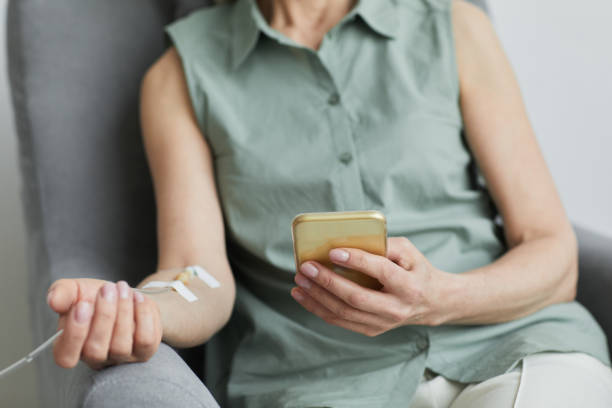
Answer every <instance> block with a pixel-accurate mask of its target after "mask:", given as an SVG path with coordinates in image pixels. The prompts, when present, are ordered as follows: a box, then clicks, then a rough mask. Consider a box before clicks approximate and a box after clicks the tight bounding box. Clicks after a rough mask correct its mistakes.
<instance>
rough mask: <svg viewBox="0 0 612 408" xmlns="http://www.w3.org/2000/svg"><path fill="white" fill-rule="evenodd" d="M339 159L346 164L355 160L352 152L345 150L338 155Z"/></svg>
mask: <svg viewBox="0 0 612 408" xmlns="http://www.w3.org/2000/svg"><path fill="white" fill-rule="evenodd" d="M338 159H340V161H341V162H342V163H344V164H349V163H350V162H351V161H352V160H353V155H352V154H351V153H350V152H344V153H342V154H341V155H340V156H338Z"/></svg>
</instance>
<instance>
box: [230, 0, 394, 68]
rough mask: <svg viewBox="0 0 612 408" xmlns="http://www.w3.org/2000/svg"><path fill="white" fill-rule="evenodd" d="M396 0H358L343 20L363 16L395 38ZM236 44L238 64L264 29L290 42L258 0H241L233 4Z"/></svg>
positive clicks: (233, 62) (381, 32)
mask: <svg viewBox="0 0 612 408" xmlns="http://www.w3.org/2000/svg"><path fill="white" fill-rule="evenodd" d="M395 1H396V0H358V3H357V5H356V6H355V7H354V8H353V10H351V11H350V12H349V14H347V15H346V16H345V18H344V19H343V20H342V22H341V24H342V23H344V22H345V21H347V20H350V19H352V18H353V17H354V16H355V15H357V16H359V17H360V18H361V19H362V20H363V21H364V22H365V23H366V25H367V26H368V27H369V28H370V29H372V30H373V31H374V32H376V33H378V34H379V35H382V36H383V37H385V38H389V39H393V38H395V36H396V35H397V28H398V19H397V12H396V10H395V7H394V6H395ZM230 24H231V29H232V46H231V65H232V68H233V69H236V68H238V67H239V66H240V65H241V64H242V63H243V62H244V61H245V60H246V59H247V57H248V56H249V54H250V53H251V52H252V51H253V49H254V48H255V46H256V45H257V41H258V39H259V36H260V35H261V34H262V33H264V34H265V35H266V36H268V37H271V38H274V39H276V40H278V41H280V42H286V41H285V39H283V38H282V37H280V36H279V35H278V33H277V32H276V31H275V30H273V29H272V28H270V26H269V25H268V23H267V22H266V20H265V19H264V17H263V16H262V14H261V12H260V11H259V8H258V7H257V3H256V0H237V2H236V3H235V4H234V5H233V10H232V16H231V23H230Z"/></svg>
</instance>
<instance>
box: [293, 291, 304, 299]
mask: <svg viewBox="0 0 612 408" xmlns="http://www.w3.org/2000/svg"><path fill="white" fill-rule="evenodd" d="M291 296H293V298H294V299H295V300H299V301H302V300H304V295H302V294H301V293H300V291H299V290H292V291H291Z"/></svg>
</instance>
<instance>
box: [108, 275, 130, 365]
mask: <svg viewBox="0 0 612 408" xmlns="http://www.w3.org/2000/svg"><path fill="white" fill-rule="evenodd" d="M117 292H118V294H119V298H118V300H117V317H116V319H115V328H114V330H113V336H112V338H111V343H110V347H109V350H108V356H109V359H110V360H112V361H114V362H117V363H124V362H127V361H130V360H131V356H132V346H133V344H132V339H133V337H134V299H133V292H132V289H131V288H130V286H129V285H128V284H127V283H126V282H125V281H119V282H117Z"/></svg>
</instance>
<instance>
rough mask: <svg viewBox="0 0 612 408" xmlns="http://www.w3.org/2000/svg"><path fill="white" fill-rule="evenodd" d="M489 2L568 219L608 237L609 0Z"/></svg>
mask: <svg viewBox="0 0 612 408" xmlns="http://www.w3.org/2000/svg"><path fill="white" fill-rule="evenodd" d="M489 3H490V5H491V10H492V14H493V19H494V23H495V26H496V27H497V31H498V34H499V35H500V37H501V40H502V42H503V44H504V46H505V49H506V52H507V53H508V55H509V57H510V60H511V61H512V63H513V66H514V69H515V71H516V73H517V76H518V79H519V82H520V84H521V87H522V89H523V94H524V97H525V101H526V104H527V109H528V111H529V114H530V116H531V120H532V123H533V125H534V128H535V131H536V134H537V136H538V139H539V141H540V143H541V145H542V148H543V150H544V155H545V157H546V160H547V162H548V165H549V167H550V169H551V171H552V173H553V176H554V178H555V181H556V183H557V187H558V188H559V191H560V193H561V197H562V199H563V202H564V204H565V207H566V209H567V211H568V213H569V215H570V218H571V219H572V220H573V221H574V222H575V223H577V224H579V225H583V226H586V227H589V228H591V229H594V230H597V231H600V232H603V233H607V234H608V235H611V236H612V121H611V119H612V1H609V0H580V1H570V0H538V1H533V0H531V1H530V0H511V1H509V0H489Z"/></svg>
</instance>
